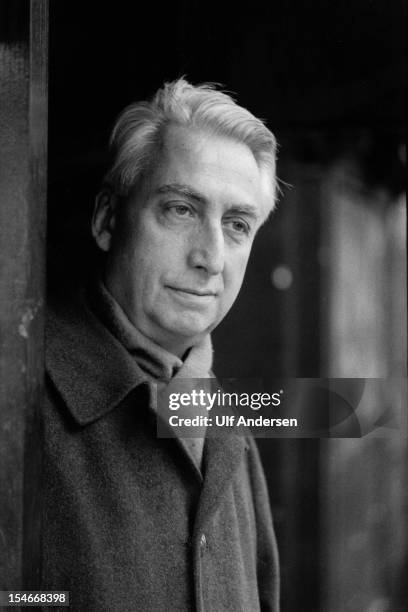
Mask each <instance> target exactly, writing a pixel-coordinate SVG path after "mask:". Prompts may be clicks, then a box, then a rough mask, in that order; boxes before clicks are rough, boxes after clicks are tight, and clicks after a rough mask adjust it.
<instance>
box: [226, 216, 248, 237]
mask: <svg viewBox="0 0 408 612" xmlns="http://www.w3.org/2000/svg"><path fill="white" fill-rule="evenodd" d="M225 225H227V226H228V227H229V228H230V229H231V230H232V231H233V232H235V233H237V234H249V232H250V229H251V228H250V227H249V225H248V223H247V222H246V221H243V220H242V219H226V220H225Z"/></svg>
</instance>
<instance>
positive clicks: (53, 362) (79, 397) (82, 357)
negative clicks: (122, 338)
mask: <svg viewBox="0 0 408 612" xmlns="http://www.w3.org/2000/svg"><path fill="white" fill-rule="evenodd" d="M45 362H46V370H47V372H48V374H49V376H50V378H51V380H52V381H53V383H54V384H55V386H56V387H57V389H58V391H59V392H60V394H61V396H62V397H63V399H64V401H65V403H66V404H67V406H68V409H69V411H70V412H71V414H72V416H73V417H74V419H75V421H76V422H77V423H78V424H80V425H87V424H88V423H92V422H93V421H95V420H96V419H98V418H100V417H102V416H103V415H104V414H106V413H107V412H109V411H110V410H112V409H113V408H115V407H116V406H117V405H118V404H119V403H120V402H121V401H122V400H123V399H124V398H125V397H126V395H127V394H128V393H129V392H130V391H131V390H132V389H134V388H135V387H136V386H138V385H140V384H143V383H145V384H147V378H146V376H145V374H144V373H143V372H142V370H141V369H140V368H139V367H138V366H137V364H136V363H135V361H134V359H133V358H132V357H131V356H130V355H129V353H128V352H127V351H126V349H124V348H123V346H122V345H121V344H120V343H119V342H118V341H117V340H116V339H115V338H114V336H112V334H111V333H110V332H109V331H108V330H107V329H106V327H104V326H103V325H102V323H100V322H99V320H98V319H97V318H96V317H95V316H94V315H93V313H92V312H91V311H90V310H89V309H88V308H87V306H86V303H85V301H84V298H83V296H82V295H79V296H78V297H77V298H76V299H75V300H74V301H72V302H70V304H69V305H65V304H64V306H61V305H54V306H53V307H50V309H49V312H48V317H47V325H46V352H45Z"/></svg>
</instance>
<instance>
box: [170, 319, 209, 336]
mask: <svg viewBox="0 0 408 612" xmlns="http://www.w3.org/2000/svg"><path fill="white" fill-rule="evenodd" d="M162 327H163V328H164V329H166V330H167V331H168V332H169V333H171V334H172V335H173V336H174V337H182V338H185V339H187V338H191V339H195V338H197V337H200V336H205V335H206V334H207V333H209V332H210V331H211V330H212V329H213V328H214V327H215V323H213V324H212V321H209V320H208V319H204V318H203V317H200V316H197V315H196V314H194V315H190V316H189V315H185V316H183V317H177V319H176V320H173V321H171V322H170V321H166V323H165V324H164V325H162Z"/></svg>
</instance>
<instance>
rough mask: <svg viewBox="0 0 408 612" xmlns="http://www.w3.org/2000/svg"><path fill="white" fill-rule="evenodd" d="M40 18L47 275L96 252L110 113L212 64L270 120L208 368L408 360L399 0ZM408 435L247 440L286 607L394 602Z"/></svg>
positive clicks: (390, 366)
mask: <svg viewBox="0 0 408 612" xmlns="http://www.w3.org/2000/svg"><path fill="white" fill-rule="evenodd" d="M49 28H50V55H49V135H48V136H49V170H48V172H49V174H48V177H49V189H48V193H49V196H48V197H49V213H48V245H49V251H48V287H49V290H50V291H59V292H68V291H69V288H70V285H71V284H72V282H74V281H76V280H77V279H78V274H79V273H84V274H85V273H86V271H87V269H88V268H89V266H91V265H92V264H93V262H94V260H95V250H94V248H93V245H92V243H91V240H90V231H89V227H90V226H89V220H90V214H91V211H92V208H93V200H94V196H95V193H96V191H97V189H98V185H99V182H100V179H101V177H102V175H103V172H104V169H105V167H106V163H107V156H106V142H107V139H108V136H109V131H110V128H111V126H112V123H113V121H114V119H115V117H116V115H117V114H118V112H119V111H120V110H121V109H122V108H123V106H125V105H126V104H128V103H130V102H131V101H134V100H137V99H144V98H146V97H148V96H150V95H152V94H153V93H154V91H155V90H156V89H157V88H158V87H159V86H160V85H161V83H162V82H163V81H164V80H172V79H174V78H176V77H177V76H181V75H183V74H184V75H186V77H187V78H188V79H189V80H191V81H192V82H194V83H197V82H202V81H215V82H217V83H221V84H222V85H223V86H224V87H225V88H226V89H227V90H228V91H231V92H235V93H236V94H237V99H238V101H239V102H240V103H241V104H242V105H244V106H247V107H248V108H249V109H250V110H251V111H252V112H253V113H254V114H256V115H257V116H260V117H262V118H264V119H265V120H266V121H267V124H268V126H269V127H270V129H271V130H272V131H273V132H274V133H275V134H276V137H277V139H278V142H279V144H280V148H279V164H278V176H279V178H280V180H281V181H282V182H281V188H282V195H281V197H280V201H279V204H278V208H277V210H276V212H275V213H274V215H273V217H272V218H271V220H270V221H269V222H268V224H267V225H266V226H265V227H264V228H262V230H261V232H260V234H259V236H258V238H257V241H256V244H255V246H254V249H253V253H252V256H251V260H250V263H249V267H248V271H247V276H246V281H245V283H244V287H243V289H242V292H241V295H240V298H239V299H238V301H237V302H236V304H235V305H234V307H233V310H232V311H231V313H230V315H229V316H228V317H227V319H226V321H225V322H224V323H223V325H222V326H221V327H220V328H219V329H218V330H217V332H216V334H215V338H214V342H215V355H216V363H215V371H216V372H217V374H218V375H219V376H220V377H221V378H222V377H229V376H232V377H240V378H260V377H263V378H265V379H268V378H271V377H320V376H331V377H347V378H355V377H366V378H377V377H405V376H406V208H405V191H404V189H405V171H406V145H405V128H406V124H405V115H404V112H405V102H406V101H405V78H406V74H405V73H406V61H405V58H406V49H405V2H403V0H393V1H392V2H389V0H388V1H385V0H354V1H353V2H344V0H314V2H312V3H310V2H309V3H305V2H295V1H294V0H276V1H274V2H271V1H267V0H252V2H250V3H246V4H244V5H240V6H239V5H238V4H237V3H232V2H230V3H228V2H220V1H219V0H218V1H217V2H215V1H214V0H206V1H205V2H204V1H203V0H188V1H187V0H173V2H168V3H162V4H161V5H158V4H156V3H148V2H147V3H142V2H138V3H134V2H120V1H117V2H115V3H96V2H87V3H77V2H72V1H69V0H59V1H58V2H57V1H55V0H54V1H52V0H51V3H50V25H49ZM397 394H398V391H397ZM399 399H400V398H399ZM384 402H385V403H386V404H387V403H389V404H392V402H393V398H392V397H389V396H386V397H380V398H378V397H376V398H373V400H372V404H370V406H368V408H367V410H373V411H377V412H378V411H380V412H381V410H382V409H385V408H386V406H385V405H383V404H384ZM406 435H407V431H406V430H405V431H402V432H401V431H396V435H394V436H388V437H365V438H360V439H326V440H308V439H306V440H265V439H263V440H258V443H259V447H260V450H261V454H262V459H263V462H264V466H265V470H266V474H267V480H268V485H269V492H270V498H271V502H272V507H273V513H274V519H275V525H276V530H277V535H278V540H279V547H280V552H281V564H282V611H283V612H295V611H305V612H306V611H309V610H310V611H311V612H319V611H321V612H397V611H399V610H401V611H402V610H406V609H408V604H407V586H406V574H407V569H408V568H407V526H408V520H407V519H408V516H407V515H408V506H407V490H408V487H407V484H408V483H407V465H408V464H407V458H408V457H407V444H406V440H407V438H406ZM404 578H405V580H404ZM248 612H250V611H248Z"/></svg>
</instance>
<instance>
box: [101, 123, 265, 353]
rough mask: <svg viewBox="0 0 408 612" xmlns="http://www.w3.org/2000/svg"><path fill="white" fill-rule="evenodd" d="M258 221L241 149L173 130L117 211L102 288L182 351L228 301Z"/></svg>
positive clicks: (257, 198) (256, 195) (253, 174)
mask: <svg viewBox="0 0 408 612" xmlns="http://www.w3.org/2000/svg"><path fill="white" fill-rule="evenodd" d="M264 215H265V204H264V202H263V195H262V191H261V176H260V171H259V168H258V166H257V163H256V161H255V158H254V157H253V155H252V153H251V151H250V149H249V148H248V147H247V146H246V145H243V144H241V143H238V142H235V141H233V140H231V139H228V138H224V137H220V136H214V135H211V134H206V133H204V132H202V131H194V130H191V129H190V130H188V129H187V128H184V127H180V126H171V127H169V128H168V129H167V132H166V134H165V139H164V146H163V150H162V152H161V154H160V159H159V160H158V163H157V166H156V167H155V169H154V170H153V172H152V173H151V174H150V175H149V177H148V178H147V179H146V180H145V182H144V185H143V186H142V188H141V189H140V190H139V191H138V192H137V193H135V194H134V195H132V196H130V197H129V198H128V200H127V201H126V202H125V203H123V204H120V205H119V206H118V210H117V211H116V212H115V219H114V222H115V226H114V230H113V234H112V240H111V243H110V247H109V253H108V258H107V265H106V270H105V282H106V285H107V287H108V289H109V290H110V292H111V293H112V295H113V296H114V297H115V299H116V300H117V301H118V302H119V304H120V305H121V306H122V308H123V309H124V311H125V312H126V314H127V316H128V317H129V319H130V320H131V321H132V322H133V324H134V325H135V326H136V327H137V328H138V329H139V330H140V331H142V332H143V333H144V334H145V335H146V336H148V337H149V338H151V339H152V340H154V341H155V342H157V343H158V344H160V345H161V346H163V347H164V348H166V349H167V350H169V351H171V352H173V353H175V354H178V355H182V354H183V353H184V351H185V350H186V349H187V348H189V347H190V346H192V345H193V344H195V343H197V342H198V341H199V340H200V339H201V338H202V337H203V336H204V335H205V334H207V333H208V332H210V331H211V330H212V329H214V327H216V325H218V323H219V322H220V321H221V320H222V319H223V317H224V316H225V314H226V313H227V312H228V310H229V309H230V308H231V306H232V304H233V303H234V301H235V298H236V297H237V295H238V292H239V290H240V287H241V284H242V280H243V277H244V272H245V268H246V265H247V261H248V257H249V253H250V250H251V246H252V242H253V239H254V236H255V233H256V231H257V229H258V228H259V226H260V224H261V222H262V220H263V219H264Z"/></svg>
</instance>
